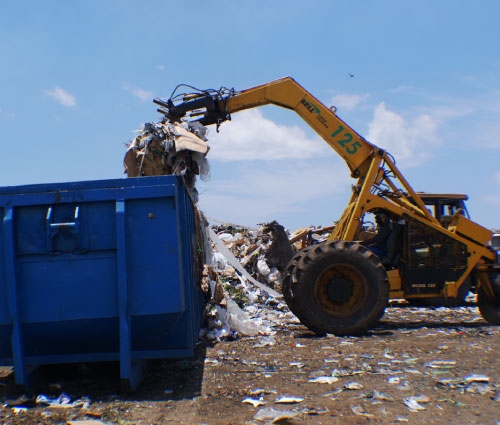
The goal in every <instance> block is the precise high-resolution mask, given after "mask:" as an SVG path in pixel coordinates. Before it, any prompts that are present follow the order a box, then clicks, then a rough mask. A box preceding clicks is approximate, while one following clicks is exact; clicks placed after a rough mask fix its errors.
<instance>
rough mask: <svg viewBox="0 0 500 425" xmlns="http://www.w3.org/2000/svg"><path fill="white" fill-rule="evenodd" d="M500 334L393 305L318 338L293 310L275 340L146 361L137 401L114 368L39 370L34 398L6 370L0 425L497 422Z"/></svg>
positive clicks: (458, 317)
mask: <svg viewBox="0 0 500 425" xmlns="http://www.w3.org/2000/svg"><path fill="white" fill-rule="evenodd" d="M499 331H500V328H499V327H496V326H492V325H490V324H488V323H486V322H485V321H484V320H483V319H482V318H481V317H480V316H479V315H478V312H477V309H476V307H474V306H468V307H459V308H416V307H408V306H405V305H400V304H396V305H392V306H390V307H389V308H388V309H387V310H386V314H385V316H384V318H383V319H382V321H381V323H380V326H379V327H377V328H376V329H374V330H373V331H371V332H370V333H369V334H367V335H365V336H362V337H343V338H338V337H334V336H331V335H329V336H325V337H317V336H315V335H313V334H312V333H310V332H309V331H308V330H307V328H305V327H304V326H302V325H301V324H300V323H299V322H298V321H297V320H296V319H295V317H294V316H293V315H291V314H290V313H287V312H286V311H285V312H284V315H283V318H282V320H280V321H279V323H276V324H275V326H274V327H273V332H272V334H271V335H259V336H255V337H240V338H236V339H234V340H224V341H218V342H208V341H202V342H200V343H199V344H198V346H197V352H196V356H195V357H194V358H192V359H184V360H177V361H174V360H159V361H152V362H150V365H149V368H148V370H147V373H146V374H145V376H144V379H143V380H142V382H141V384H140V385H139V387H138V389H137V390H136V392H134V393H124V392H121V390H120V382H119V379H118V376H119V372H118V367H117V365H116V364H113V363H111V364H109V363H108V364H86V365H66V366H61V365H59V366H50V367H48V366H45V367H42V368H40V373H39V375H40V381H39V382H40V386H39V388H38V391H37V392H36V393H34V394H31V395H26V394H24V392H23V391H22V389H19V388H17V387H16V386H15V385H14V377H13V373H12V371H11V370H10V369H7V368H0V403H1V406H0V423H1V424H67V423H69V424H71V423H74V424H76V425H80V424H82V425H83V424H88V425H91V424H92V425H93V424H95V423H97V424H102V423H104V424H137V425H146V424H148V425H149V424H181V423H183V424H209V425H212V424H265V423H280V424H364V423H383V424H394V423H410V424H412V423H413V424H417V423H418V424H423V423H425V424H442V423H449V424H496V423H500V393H499V389H500V369H499V367H498V365H499V360H498V352H499V351H500V338H499V336H500V332H499ZM64 394H65V395H67V397H68V401H69V403H67V405H66V407H55V406H54V405H53V406H51V405H50V402H51V400H54V399H55V398H57V397H60V396H61V395H64ZM37 397H38V403H37ZM42 397H45V402H44V403H42V402H40V401H41V400H40V398H42ZM52 404H54V403H52ZM78 421H83V422H78Z"/></svg>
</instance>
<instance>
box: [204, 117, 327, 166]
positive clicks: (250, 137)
mask: <svg viewBox="0 0 500 425" xmlns="http://www.w3.org/2000/svg"><path fill="white" fill-rule="evenodd" d="M208 139H209V144H210V146H211V148H212V149H211V151H210V156H211V157H212V158H213V159H216V160H221V161H235V160H239V161H245V160H255V159H258V160H270V161H276V160H280V159H286V158H295V159H301V158H310V157H313V156H322V155H324V154H325V153H327V152H331V150H330V148H329V147H328V145H327V144H326V143H325V142H323V141H322V140H321V139H320V138H319V137H309V136H308V135H307V134H306V132H305V131H304V130H303V129H302V128H301V127H299V126H284V125H279V124H276V123H275V122H273V121H271V120H269V119H267V118H265V117H264V116H263V115H262V112H261V111H259V110H256V109H253V110H248V111H242V112H239V113H238V114H235V115H234V116H233V118H232V121H228V122H226V123H224V124H222V126H221V127H220V132H219V133H215V132H214V133H210V134H209V135H208Z"/></svg>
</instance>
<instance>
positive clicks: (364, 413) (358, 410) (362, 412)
mask: <svg viewBox="0 0 500 425" xmlns="http://www.w3.org/2000/svg"><path fill="white" fill-rule="evenodd" d="M351 410H352V411H353V412H354V414H355V415H358V416H364V417H366V418H374V417H375V415H373V414H371V413H368V412H367V411H366V410H365V409H364V408H363V407H361V406H360V405H359V404H356V405H354V406H351Z"/></svg>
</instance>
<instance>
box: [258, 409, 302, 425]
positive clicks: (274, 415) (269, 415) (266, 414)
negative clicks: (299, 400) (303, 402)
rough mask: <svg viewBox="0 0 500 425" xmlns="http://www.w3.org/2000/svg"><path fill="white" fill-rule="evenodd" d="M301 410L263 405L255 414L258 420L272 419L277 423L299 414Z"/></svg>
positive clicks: (271, 420)
mask: <svg viewBox="0 0 500 425" xmlns="http://www.w3.org/2000/svg"><path fill="white" fill-rule="evenodd" d="M300 413H301V412H298V411H294V410H280V409H276V408H274V407H262V408H260V409H259V410H258V411H257V413H255V415H254V417H253V418H254V419H255V420H256V421H262V422H266V421H270V422H271V423H273V424H274V423H276V422H279V421H282V420H285V419H291V418H294V417H295V416H297V415H299V414H300Z"/></svg>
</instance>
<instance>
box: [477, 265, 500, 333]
mask: <svg viewBox="0 0 500 425" xmlns="http://www.w3.org/2000/svg"><path fill="white" fill-rule="evenodd" d="M491 285H492V286H493V291H494V293H495V298H494V299H491V298H489V297H488V295H486V293H485V292H484V290H483V287H482V286H481V287H480V288H479V289H478V291H477V306H478V307H479V312H480V313H481V316H483V318H484V319H485V320H487V321H488V322H490V323H494V324H495V325H500V273H498V274H494V275H493V276H491Z"/></svg>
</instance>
